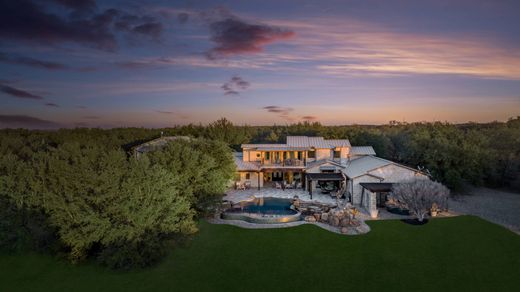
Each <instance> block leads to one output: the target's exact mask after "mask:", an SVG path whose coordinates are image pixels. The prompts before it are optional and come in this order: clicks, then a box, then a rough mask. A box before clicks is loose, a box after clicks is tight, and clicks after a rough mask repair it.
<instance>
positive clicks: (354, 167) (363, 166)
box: [345, 156, 393, 178]
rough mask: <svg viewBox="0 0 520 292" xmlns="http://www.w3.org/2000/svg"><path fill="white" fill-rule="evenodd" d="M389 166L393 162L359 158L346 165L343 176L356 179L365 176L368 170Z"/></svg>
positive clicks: (375, 158) (371, 157) (373, 158)
mask: <svg viewBox="0 0 520 292" xmlns="http://www.w3.org/2000/svg"><path fill="white" fill-rule="evenodd" d="M389 164H393V162H392V161H389V160H386V159H382V158H379V157H375V156H363V157H361V158H358V159H354V160H351V161H350V162H349V163H348V164H347V168H346V169H345V174H346V175H347V176H348V177H350V178H353V177H358V176H361V175H364V174H366V173H367V172H369V171H370V170H374V169H376V168H380V167H383V166H386V165H389Z"/></svg>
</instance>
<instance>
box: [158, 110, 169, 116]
mask: <svg viewBox="0 0 520 292" xmlns="http://www.w3.org/2000/svg"><path fill="white" fill-rule="evenodd" d="M155 112H156V113H160V114H165V115H173V112H171V111H159V110H157V111H155Z"/></svg>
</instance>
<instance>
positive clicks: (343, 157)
mask: <svg viewBox="0 0 520 292" xmlns="http://www.w3.org/2000/svg"><path fill="white" fill-rule="evenodd" d="M340 151H341V159H340V162H341V164H346V163H347V161H348V155H349V153H350V148H349V147H341V149H340Z"/></svg>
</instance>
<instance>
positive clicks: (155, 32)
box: [132, 22, 163, 38]
mask: <svg viewBox="0 0 520 292" xmlns="http://www.w3.org/2000/svg"><path fill="white" fill-rule="evenodd" d="M162 30H163V25H162V23H160V22H148V23H144V24H141V25H137V26H135V27H134V28H132V31H133V32H135V33H138V34H143V35H148V36H151V37H154V38H158V37H160V36H161V33H162Z"/></svg>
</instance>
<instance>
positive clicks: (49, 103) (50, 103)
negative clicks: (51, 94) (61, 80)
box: [45, 102, 60, 107]
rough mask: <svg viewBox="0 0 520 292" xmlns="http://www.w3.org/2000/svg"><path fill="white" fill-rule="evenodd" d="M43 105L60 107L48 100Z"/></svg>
mask: <svg viewBox="0 0 520 292" xmlns="http://www.w3.org/2000/svg"><path fill="white" fill-rule="evenodd" d="M45 106H50V107H60V106H59V105H57V104H55V103H54V102H48V103H46V104H45Z"/></svg>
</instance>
